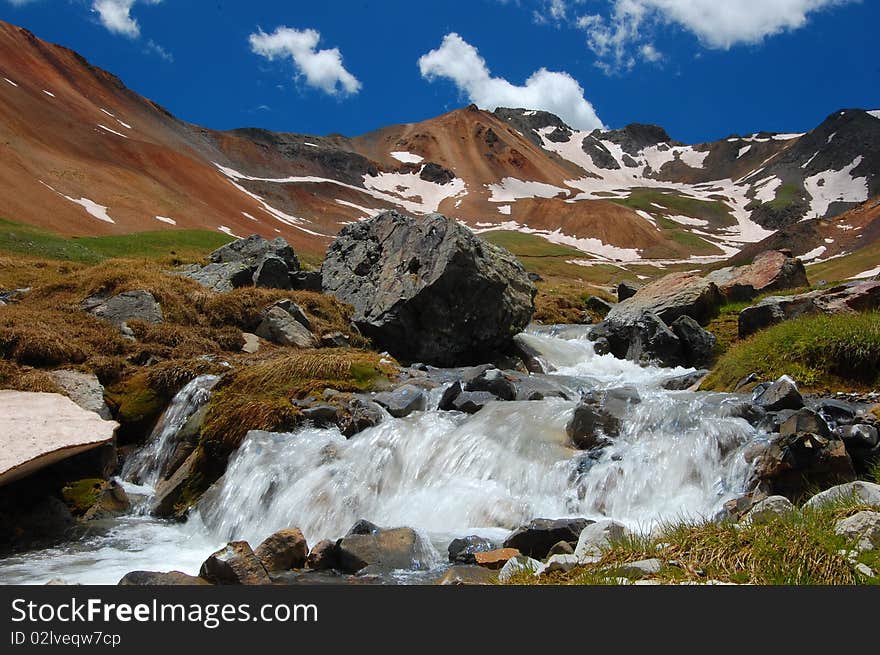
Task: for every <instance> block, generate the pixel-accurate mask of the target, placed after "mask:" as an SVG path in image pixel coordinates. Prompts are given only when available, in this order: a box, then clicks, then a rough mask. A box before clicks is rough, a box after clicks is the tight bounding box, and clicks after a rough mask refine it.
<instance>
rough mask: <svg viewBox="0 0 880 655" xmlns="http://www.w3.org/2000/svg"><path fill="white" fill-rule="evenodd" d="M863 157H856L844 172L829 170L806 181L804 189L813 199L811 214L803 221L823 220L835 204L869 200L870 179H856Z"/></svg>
mask: <svg viewBox="0 0 880 655" xmlns="http://www.w3.org/2000/svg"><path fill="white" fill-rule="evenodd" d="M863 159H864V158H863V157H862V156H861V155H860V156H858V157H856V158H855V159H854V160H853V162H852V164H850V165H849V166H845V167H844V168H843V169H842V170H839V171H835V170H829V171H825V172H823V173H819V174H817V175H813V176H812V177H808V178H807V179H806V180H804V187H805V188H806V190H807V193H809V194H810V197H811V198H812V199H813V201H812V203H811V205H810V212H809V213H808V214H807V215H806V217H804V219H803V220H809V219H811V218H822V217H823V216H825V215H826V214H827V213H828V208H829V207H831V205H832V204H834V203H835V202H856V203H857V202H865V201H866V200H867V199H868V178H866V177H855V176H853V171H854V170H855V169H856V168H858V167H859V166H860V165H861V163H862V161H863Z"/></svg>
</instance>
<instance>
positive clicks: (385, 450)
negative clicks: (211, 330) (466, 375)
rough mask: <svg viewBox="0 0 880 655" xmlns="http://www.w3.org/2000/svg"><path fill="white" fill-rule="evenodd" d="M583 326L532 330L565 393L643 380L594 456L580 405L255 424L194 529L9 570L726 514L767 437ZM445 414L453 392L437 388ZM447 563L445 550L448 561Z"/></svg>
mask: <svg viewBox="0 0 880 655" xmlns="http://www.w3.org/2000/svg"><path fill="white" fill-rule="evenodd" d="M585 334H586V331H585V330H583V329H579V328H577V327H564V328H559V327H557V328H535V329H532V330H530V331H529V333H528V334H527V335H525V339H526V340H528V341H529V343H530V345H531V346H533V347H534V348H535V349H536V350H538V351H539V352H540V353H541V355H542V358H543V360H544V362H545V364H546V365H548V367H549V368H550V369H552V370H553V371H554V375H555V376H558V378H557V379H560V380H563V379H564V381H565V386H566V388H572V387H573V386H575V383H577V386H578V387H582V388H586V389H612V388H617V387H621V386H629V387H634V388H635V389H636V391H637V392H638V395H639V397H640V398H641V402H639V403H637V404H633V405H631V406H630V408H629V411H628V413H627V414H626V416H625V417H624V420H623V421H622V426H621V432H620V435H619V436H618V437H617V438H615V439H614V440H613V443H612V444H611V445H610V446H609V447H607V448H606V449H604V450H603V451H602V452H601V454H600V455H598V456H595V455H593V456H592V457H591V456H589V455H587V454H585V453H583V452H580V451H577V450H575V449H574V448H572V447H571V445H570V443H569V440H568V437H567V435H566V432H565V425H566V422H567V421H568V418H569V417H570V415H571V410H572V409H573V408H574V407H575V404H576V403H575V402H574V400H571V401H567V400H562V399H559V398H550V399H546V400H542V401H532V402H499V403H490V404H489V405H487V406H486V407H485V408H484V409H483V410H482V411H480V412H479V413H478V414H476V415H473V416H466V415H462V414H457V413H450V412H440V411H438V410H436V409H430V408H429V410H428V411H425V412H418V413H416V414H413V415H411V416H409V417H407V418H404V419H392V418H390V417H386V420H385V421H384V422H383V423H381V424H380V425H378V426H376V427H374V428H371V429H369V430H366V431H365V432H362V433H361V434H358V435H356V436H355V437H353V438H352V439H348V440H347V439H345V437H343V436H342V435H341V434H340V433H339V431H338V430H336V429H316V428H304V429H302V430H299V431H297V432H296V433H293V434H268V433H255V434H253V435H252V436H251V437H249V438H248V439H247V440H245V442H244V443H243V444H242V446H241V447H240V449H239V450H238V452H237V453H236V454H235V455H234V456H233V458H232V459H231V460H230V463H229V467H228V469H227V471H226V474H225V475H224V477H223V478H222V479H221V480H220V481H219V482H218V483H217V484H216V485H215V487H214V488H212V489H211V490H210V491H209V493H207V494H206V495H205V497H204V498H203V500H202V501H201V503H200V504H199V506H198V508H197V509H196V510H195V511H194V512H193V513H192V514H191V516H190V518H189V520H188V522H187V523H186V524H182V525H181V524H169V523H165V522H161V521H157V520H155V519H152V518H150V517H148V516H130V517H124V518H123V519H117V520H116V522H115V523H114V524H113V525H112V526H110V527H109V529H108V530H107V531H106V532H105V533H102V534H99V535H95V536H93V537H90V539H87V540H84V541H80V542H75V543H72V544H70V545H69V546H67V547H65V548H60V549H53V550H50V551H43V552H39V553H30V554H28V555H26V556H22V557H20V558H10V559H9V560H5V561H2V562H0V580H3V581H6V582H24V583H26V582H45V580H46V579H49V578H52V577H62V578H65V579H67V580H70V581H85V582H110V583H114V582H116V580H118V579H119V578H120V577H121V576H122V574H124V573H126V572H127V571H130V570H134V569H148V570H149V569H152V570H169V569H179V570H184V571H188V572H190V573H194V572H195V571H196V570H197V569H198V564H199V563H200V562H201V561H202V560H203V559H204V558H205V556H206V555H208V554H209V553H210V552H211V551H212V550H214V549H215V548H217V547H218V546H220V545H222V544H223V543H225V542H226V541H229V540H237V539H245V540H247V541H249V542H251V543H252V544H253V545H256V544H257V543H259V542H260V541H261V540H262V539H264V538H265V537H267V536H268V535H269V534H271V533H273V532H275V531H277V530H280V529H283V528H288V527H292V526H296V527H299V528H300V529H302V531H303V533H304V534H305V536H306V537H307V539H308V541H309V543H311V544H314V543H315V542H316V541H317V540H319V539H326V538H329V539H333V538H337V537H340V536H342V535H343V534H344V533H345V532H346V531H347V530H348V528H349V527H350V526H351V525H352V524H353V523H354V522H355V521H356V520H358V519H362V518H363V519H367V520H369V521H372V522H374V523H376V524H378V525H382V526H385V527H403V526H406V527H411V528H414V529H416V530H417V531H419V533H420V534H422V535H423V536H425V537H426V539H427V540H428V541H430V542H432V543H433V544H434V545H435V547H436V548H437V549H438V551H441V550H442V549H445V546H446V544H447V543H448V542H449V541H450V540H451V539H452V538H455V537H461V536H465V535H469V534H482V535H484V536H488V537H491V538H496V539H499V540H500V539H503V538H504V536H506V534H508V532H509V531H510V530H512V529H514V528H516V527H517V526H519V525H521V524H523V523H525V522H527V521H529V520H531V519H533V518H539V517H541V518H561V517H570V516H578V517H586V518H593V519H598V518H605V517H611V518H614V519H616V520H618V521H622V522H625V523H628V524H629V525H630V526H631V527H633V528H636V529H642V530H649V529H651V527H652V526H654V525H656V523H657V522H658V521H662V520H664V519H681V518H691V519H695V520H696V519H699V518H706V517H711V516H713V515H714V514H715V513H716V512H717V511H718V510H719V509H720V508H721V507H722V506H723V504H724V502H726V501H727V500H729V499H730V498H733V497H735V496H737V495H738V494H739V493H741V492H742V491H743V488H744V485H745V483H746V480H747V478H748V474H749V470H748V465H747V464H746V463H745V460H744V458H743V457H742V449H743V448H745V446H746V445H747V444H749V443H750V442H752V441H753V440H755V439H760V438H763V437H765V436H766V435H763V434H761V433H759V432H758V431H757V430H756V429H755V428H753V427H752V426H750V425H749V424H748V423H747V422H746V421H745V420H743V419H740V418H732V417H731V416H730V414H731V412H730V406H731V405H732V404H736V403H740V402H742V398H741V397H739V396H734V395H727V394H714V393H690V392H671V391H666V390H664V389H663V388H662V385H663V383H664V382H665V381H666V380H668V379H670V378H672V377H675V376H678V375H681V374H683V373H687V372H688V371H686V370H683V369H678V370H671V369H658V368H652V367H640V366H638V365H636V364H633V363H632V362H627V361H621V360H617V359H615V358H614V357H612V356H610V355H607V356H599V355H596V354H595V352H594V350H593V345H592V343H590V342H589V341H588V340H586V338H585ZM216 382H217V378H214V377H212V376H205V377H202V378H198V379H196V380H194V381H193V382H191V383H190V384H189V385H187V386H186V387H185V388H184V389H183V390H182V391H181V392H180V393H179V394H178V396H177V397H176V398H175V399H174V401H173V402H172V404H171V406H170V407H169V408H168V410H167V411H166V413H165V416H164V417H163V419H162V421H161V422H160V424H159V425H158V426H157V428H156V430H155V431H154V433H153V435H152V437H151V438H150V440H149V442H148V443H147V445H146V446H145V447H144V448H143V449H142V450H141V451H140V452H139V453H137V454H136V455H135V456H133V457H132V458H131V459H130V460H129V462H127V464H126V466H125V468H124V471H123V476H124V478H125V479H127V480H129V481H136V482H139V483H140V484H141V485H145V486H146V487H149V486H152V485H155V484H156V483H157V482H158V481H159V480H160V479H161V477H162V476H163V475H165V474H166V473H167V471H166V469H167V467H168V464H169V462H171V461H172V460H173V459H174V453H175V450H176V448H177V446H178V444H179V443H180V441H181V438H182V435H183V434H184V433H185V430H186V426H187V424H188V422H190V420H191V419H192V417H193V416H194V415H196V414H197V412H198V411H199V409H200V408H201V407H202V406H203V405H204V404H205V402H206V401H207V399H208V397H209V395H210V390H211V388H212V387H213V385H214V384H216ZM431 398H432V399H433V403H434V404H433V407H435V408H436V404H437V400H438V399H439V393H432V394H431ZM438 562H439V559H438Z"/></svg>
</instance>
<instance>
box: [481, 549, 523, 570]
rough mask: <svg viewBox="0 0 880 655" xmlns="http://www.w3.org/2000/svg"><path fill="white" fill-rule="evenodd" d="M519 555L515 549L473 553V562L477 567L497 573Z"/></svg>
mask: <svg viewBox="0 0 880 655" xmlns="http://www.w3.org/2000/svg"><path fill="white" fill-rule="evenodd" d="M520 555H521V553H520V552H519V551H518V550H517V549H516V548H500V549H498V550H490V551H488V552H485V553H474V561H475V562H476V564H477V566H482V567H483V568H487V569H491V570H493V571H497V570H498V569H500V568H502V567H503V566H504V565H505V564H507V562H508V561H510V560H511V559H513V558H514V557H519V556H520Z"/></svg>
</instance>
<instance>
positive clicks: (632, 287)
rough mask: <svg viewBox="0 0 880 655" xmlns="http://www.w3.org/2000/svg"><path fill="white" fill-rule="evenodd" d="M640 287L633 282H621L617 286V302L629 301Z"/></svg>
mask: <svg viewBox="0 0 880 655" xmlns="http://www.w3.org/2000/svg"><path fill="white" fill-rule="evenodd" d="M642 286H643V285H641V284H637V283H635V282H621V283H620V284H618V285H617V302H623V301H624V300H629V299H630V298H632V297H633V296H634V295H636V294H637V293H638V292H639V290H640V289H641V288H642Z"/></svg>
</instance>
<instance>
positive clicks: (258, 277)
mask: <svg viewBox="0 0 880 655" xmlns="http://www.w3.org/2000/svg"><path fill="white" fill-rule="evenodd" d="M253 280H254V286H255V287H258V288H262V289H290V288H291V284H290V271H289V270H288V268H287V264H285V263H284V261H283V260H282V259H281V258H280V257H274V256H269V257H266V258H265V259H264V260H263V261H262V262H260V265H259V266H257V270H256V272H255V273H254V277H253Z"/></svg>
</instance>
